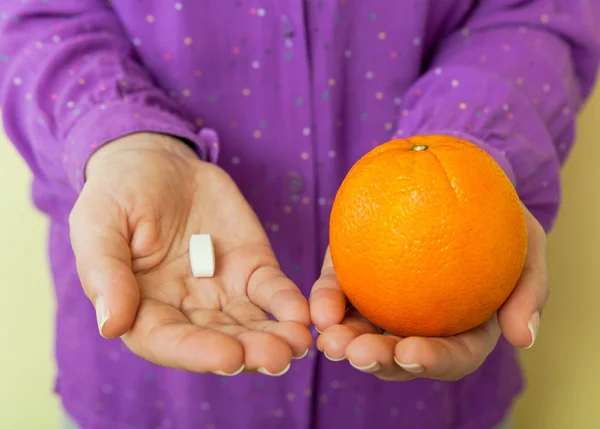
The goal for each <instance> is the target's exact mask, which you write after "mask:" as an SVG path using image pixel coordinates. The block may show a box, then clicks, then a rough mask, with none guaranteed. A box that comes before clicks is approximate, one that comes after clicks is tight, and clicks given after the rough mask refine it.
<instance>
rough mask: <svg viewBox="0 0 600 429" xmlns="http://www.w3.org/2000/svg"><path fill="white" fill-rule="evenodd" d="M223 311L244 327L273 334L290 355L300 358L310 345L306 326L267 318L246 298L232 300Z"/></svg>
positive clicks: (310, 338) (309, 336)
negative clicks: (290, 351) (286, 346)
mask: <svg viewBox="0 0 600 429" xmlns="http://www.w3.org/2000/svg"><path fill="white" fill-rule="evenodd" d="M223 311H225V312H226V313H227V314H228V315H229V316H231V317H232V318H233V319H235V321H236V323H238V324H239V325H241V326H244V327H245V328H246V329H249V330H253V331H263V332H267V333H270V334H272V335H275V336H276V337H277V338H279V339H281V340H282V341H284V342H285V343H286V344H287V345H288V346H289V348H290V349H291V350H292V357H295V358H300V357H302V356H304V355H306V352H307V350H308V349H309V348H310V346H311V345H312V335H311V334H310V331H309V330H308V328H307V327H306V326H303V325H301V324H300V323H298V322H294V321H283V322H275V321H273V320H269V318H268V317H267V315H266V314H265V313H264V312H263V311H262V310H261V309H260V308H258V307H257V306H256V305H254V304H252V303H251V302H250V301H249V300H248V299H247V298H244V299H242V298H240V299H237V300H235V301H233V302H232V303H230V304H229V305H228V306H226V307H225V308H224V309H223Z"/></svg>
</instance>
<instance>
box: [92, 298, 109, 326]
mask: <svg viewBox="0 0 600 429" xmlns="http://www.w3.org/2000/svg"><path fill="white" fill-rule="evenodd" d="M94 307H95V308H96V322H97V323H98V330H99V331H100V335H102V336H104V335H103V334H102V328H104V325H105V324H106V322H107V321H108V319H109V318H110V309H109V308H108V304H107V303H106V299H105V298H104V297H103V296H102V295H98V297H97V298H96V302H95V303H94Z"/></svg>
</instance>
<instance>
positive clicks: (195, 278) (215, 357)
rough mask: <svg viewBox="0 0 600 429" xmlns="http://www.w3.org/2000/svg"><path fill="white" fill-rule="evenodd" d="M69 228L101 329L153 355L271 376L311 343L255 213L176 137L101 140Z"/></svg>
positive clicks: (304, 315) (172, 363) (295, 295)
mask: <svg viewBox="0 0 600 429" xmlns="http://www.w3.org/2000/svg"><path fill="white" fill-rule="evenodd" d="M70 226H71V240H72V244H73V249H74V252H75V256H76V259H77V268H78V272H79V276H80V279H81V283H82V285H83V288H84V290H85V293H86V294H87V296H88V297H89V299H90V300H91V301H92V303H93V304H94V306H95V308H96V314H97V318H98V326H99V329H100V333H101V334H102V335H103V336H104V337H107V338H114V337H119V336H121V338H122V339H123V341H124V342H125V344H126V345H127V346H128V347H129V348H130V350H132V351H133V352H134V353H136V354H137V355H139V356H141V357H143V358H145V359H147V360H149V361H151V362H154V363H156V364H159V365H163V366H168V367H173V368H180V369H185V370H189V371H194V372H200V373H204V372H214V373H218V374H228V375H232V374H236V373H239V372H242V371H248V372H254V371H258V372H261V373H264V374H268V375H278V374H281V373H283V372H285V371H287V369H288V368H289V364H290V361H291V359H292V358H294V357H296V358H297V357H301V356H303V355H304V354H305V353H306V351H307V350H308V348H309V347H310V346H311V343H312V337H311V335H310V333H309V331H308V326H309V324H310V318H309V311H308V304H307V302H306V299H305V298H304V297H303V296H302V294H301V293H300V291H299V290H298V288H297V287H296V286H295V285H294V284H293V283H292V281H290V280H289V279H288V278H287V277H286V276H285V275H284V274H283V273H282V272H281V270H280V269H279V265H278V263H277V260H276V258H275V255H274V254H273V251H272V249H271V246H270V244H269V241H268V239H267V236H266V234H265V232H264V230H263V228H262V226H261V224H260V222H259V220H258V219H257V217H256V215H255V214H254V212H253V210H252V209H251V207H250V206H249V205H248V203H247V202H246V200H245V199H244V197H243V196H242V194H241V193H240V191H239V190H238V189H237V187H236V185H235V184H234V182H233V181H232V180H231V178H230V177H229V176H228V175H227V174H226V173H225V172H224V171H223V170H221V169H220V168H219V167H217V166H215V165H212V164H209V163H206V162H203V161H201V160H199V159H198V157H197V156H196V154H195V153H194V152H193V151H192V150H191V149H190V148H188V147H187V146H186V145H185V144H184V143H182V142H181V141H179V140H177V139H175V138H172V137H168V136H163V135H158V134H145V133H144V134H133V135H130V136H128V137H124V138H121V139H119V140H118V141H115V142H112V143H109V144H107V145H106V146H104V147H103V148H101V149H99V150H98V151H97V152H96V153H95V154H94V155H93V156H92V158H91V159H90V162H89V163H88V165H87V169H86V185H85V187H84V189H83V191H82V193H81V195H80V197H79V199H78V201H77V203H76V205H75V208H74V209H73V212H72V214H71V218H70ZM198 234H201V236H199V237H200V239H198V237H197V238H195V239H193V240H192V239H191V238H192V236H196V235H198ZM202 236H204V238H202ZM207 239H208V241H207ZM207 243H208V244H207ZM190 246H191V247H192V249H191V250H193V249H194V248H196V247H197V248H198V249H199V253H197V252H196V251H194V254H193V255H190ZM207 246H208V247H207ZM213 251H214V253H212V254H211V252H213ZM194 255H195V256H194ZM198 255H200V256H198ZM194 257H197V258H200V259H197V261H199V262H198V264H199V265H197V266H196V268H195V270H196V271H195V272H193V270H192V265H194ZM211 257H214V273H213V272H212V271H211V269H212V268H211V266H210V265H211V261H210V258H211ZM207 258H208V259H207ZM207 264H208V265H207ZM194 274H196V275H194ZM267 313H271V314H272V315H273V316H274V317H275V319H276V321H273V320H269V318H268V317H267Z"/></svg>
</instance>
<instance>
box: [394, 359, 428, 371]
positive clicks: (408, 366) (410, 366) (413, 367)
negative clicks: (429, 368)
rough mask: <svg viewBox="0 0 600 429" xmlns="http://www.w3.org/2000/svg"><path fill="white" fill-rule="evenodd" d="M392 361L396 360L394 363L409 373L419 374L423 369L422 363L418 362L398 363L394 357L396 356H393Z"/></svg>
mask: <svg viewBox="0 0 600 429" xmlns="http://www.w3.org/2000/svg"><path fill="white" fill-rule="evenodd" d="M394 362H396V365H398V366H399V367H400V368H402V369H403V370H404V371H406V372H410V373H411V374H420V373H422V372H423V371H425V368H423V365H419V364H418V363H400V362H399V361H398V359H396V356H394Z"/></svg>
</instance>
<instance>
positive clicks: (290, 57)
mask: <svg viewBox="0 0 600 429" xmlns="http://www.w3.org/2000/svg"><path fill="white" fill-rule="evenodd" d="M284 57H285V59H286V60H288V61H289V60H291V59H292V53H291V52H286V53H285V54H284Z"/></svg>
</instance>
